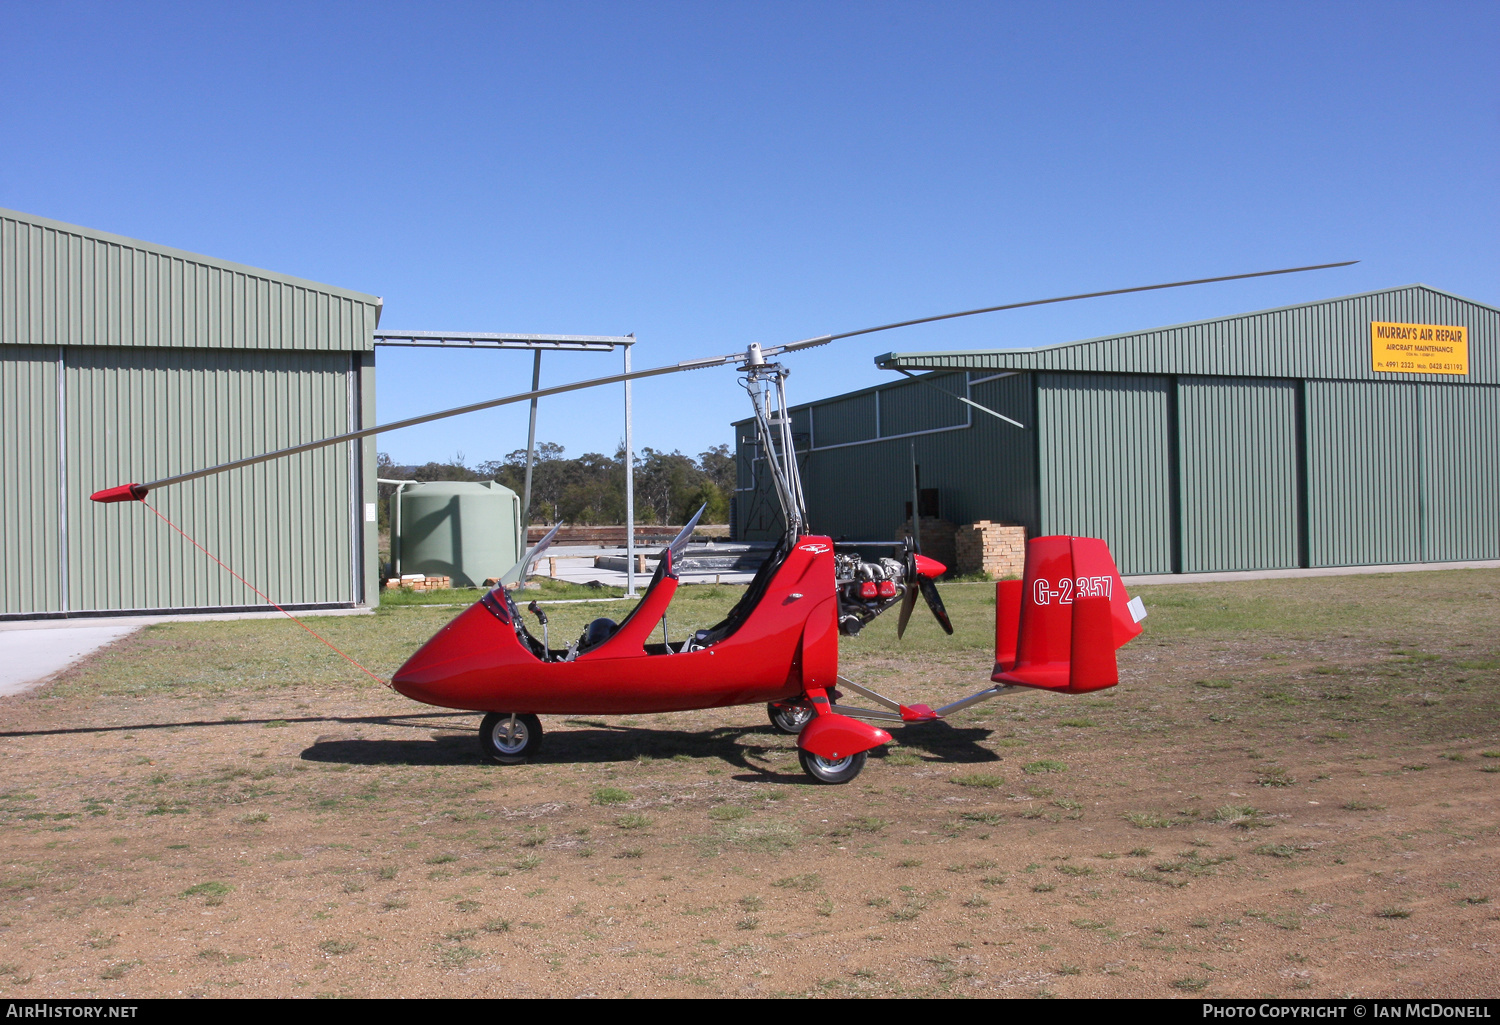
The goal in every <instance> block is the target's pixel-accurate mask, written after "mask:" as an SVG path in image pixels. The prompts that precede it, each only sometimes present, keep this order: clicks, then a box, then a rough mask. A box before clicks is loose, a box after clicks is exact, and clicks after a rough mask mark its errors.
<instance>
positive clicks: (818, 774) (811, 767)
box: [797, 747, 869, 783]
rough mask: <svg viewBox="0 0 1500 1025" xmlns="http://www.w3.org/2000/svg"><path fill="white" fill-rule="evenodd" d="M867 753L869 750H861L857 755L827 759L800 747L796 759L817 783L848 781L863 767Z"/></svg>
mask: <svg viewBox="0 0 1500 1025" xmlns="http://www.w3.org/2000/svg"><path fill="white" fill-rule="evenodd" d="M868 755H869V752H867V751H861V752H860V753H859V754H857V755H849V756H848V757H847V758H840V759H838V760H837V761H828V760H827V759H825V758H819V757H818V756H817V755H815V754H812V753H811V752H809V751H804V750H802V749H801V748H800V747H799V748H798V749H797V760H798V761H800V762H801V763H802V771H803V772H805V773H807V774H808V775H809V776H811V777H812V778H813V779H815V780H817V781H818V782H819V783H848V782H849V781H850V780H852V779H853V778H854V777H855V776H858V775H859V772H860V770H861V769H863V768H864V767H865V759H866V758H867V757H868Z"/></svg>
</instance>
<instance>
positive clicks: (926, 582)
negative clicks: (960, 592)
mask: <svg viewBox="0 0 1500 1025" xmlns="http://www.w3.org/2000/svg"><path fill="white" fill-rule="evenodd" d="M917 579H918V580H919V581H920V586H921V588H922V597H923V598H926V599H927V607H928V608H929V609H931V610H932V614H933V616H935V617H936V618H937V621H938V626H940V627H942V628H943V632H944V633H946V634H948V635H950V636H952V634H953V621H952V620H950V619H949V618H948V606H946V605H944V604H943V596H942V595H940V594H938V589H937V584H934V583H933V582H932V581H931V580H930V579H929V578H927V577H918V578H917Z"/></svg>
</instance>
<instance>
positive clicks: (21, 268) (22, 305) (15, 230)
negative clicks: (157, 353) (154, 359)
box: [0, 209, 380, 351]
mask: <svg viewBox="0 0 1500 1025" xmlns="http://www.w3.org/2000/svg"><path fill="white" fill-rule="evenodd" d="M379 315H380V300H379V299H378V298H376V297H375V296H373V295H366V294H365V293H363V292H354V291H350V290H349V289H346V288H337V287H335V286H333V285H323V284H319V283H318V282H316V281H305V280H303V279H301V278H294V277H291V276H289V275H286V274H278V273H276V272H275V271H268V270H261V269H259V268H256V267H246V266H243V265H241V264H237V263H230V262H229V261H227V260H219V259H216V258H214V257H212V256H202V255H199V254H197V253H188V252H184V251H182V250H180V249H171V248H168V247H167V246H160V245H156V244H155V243H152V242H142V241H140V240H138V239H133V238H125V237H124V236H121V235H112V234H109V233H108V232H103V231H96V230H95V229H93V228H82V227H79V226H78V225H75V224H64V223H63V222H61V221H54V220H51V219H49V218H46V217H37V216H35V215H33V214H23V213H18V212H17V211H14V210H5V209H0V345H91V346H157V347H172V348H187V349H312V350H323V351H368V350H370V349H372V348H373V347H374V338H373V334H374V330H375V326H376V323H377V322H378V320H379Z"/></svg>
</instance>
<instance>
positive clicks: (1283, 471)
mask: <svg viewBox="0 0 1500 1025" xmlns="http://www.w3.org/2000/svg"><path fill="white" fill-rule="evenodd" d="M1177 415H1178V425H1179V426H1178V450H1179V453H1180V459H1181V469H1180V473H1181V477H1180V481H1181V488H1182V520H1181V522H1182V572H1184V573H1213V572H1219V571H1224V570H1253V569H1287V568H1291V567H1294V566H1296V565H1297V519H1298V517H1297V506H1298V501H1297V383H1296V382H1295V381H1289V380H1281V379H1274V378H1255V377H1180V378H1178V380H1177Z"/></svg>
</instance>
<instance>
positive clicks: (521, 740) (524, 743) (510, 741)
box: [479, 712, 542, 765]
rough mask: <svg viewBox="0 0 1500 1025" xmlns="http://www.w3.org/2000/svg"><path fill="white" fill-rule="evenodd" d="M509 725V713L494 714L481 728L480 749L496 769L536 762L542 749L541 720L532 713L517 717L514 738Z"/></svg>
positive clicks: (485, 720) (487, 718)
mask: <svg viewBox="0 0 1500 1025" xmlns="http://www.w3.org/2000/svg"><path fill="white" fill-rule="evenodd" d="M510 722H511V716H510V714H509V713H507V712H491V713H490V714H489V715H487V716H485V717H484V722H482V723H480V724H479V749H480V750H481V751H483V752H484V756H485V757H486V758H488V759H489V760H490V761H492V762H494V763H496V764H497V765H515V764H517V763H519V762H524V761H526V760H527V759H529V758H535V757H536V753H537V751H538V750H540V749H541V746H542V721H541V720H540V719H538V718H537V717H536V716H534V715H532V714H531V713H530V712H524V713H520V714H517V715H516V716H515V732H514V734H512V733H511V725H510Z"/></svg>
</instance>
